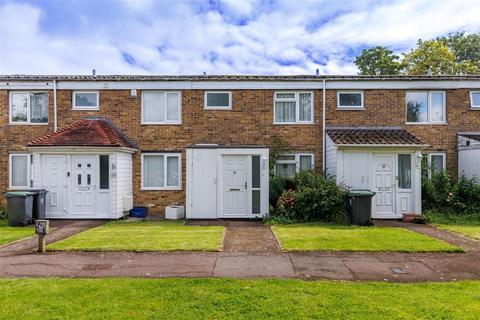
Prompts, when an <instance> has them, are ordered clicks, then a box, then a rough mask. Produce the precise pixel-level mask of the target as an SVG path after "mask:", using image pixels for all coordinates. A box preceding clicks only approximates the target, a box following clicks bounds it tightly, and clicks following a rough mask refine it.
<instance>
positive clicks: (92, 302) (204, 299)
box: [0, 278, 480, 320]
mask: <svg viewBox="0 0 480 320" xmlns="http://www.w3.org/2000/svg"><path fill="white" fill-rule="evenodd" d="M0 287H1V288H2V290H0V300H1V301H2V308H1V309H0V318H2V319H12V320H13V319H61V318H69V319H94V318H95V319H307V318H308V319H478V315H479V314H480V300H479V299H480V297H479V292H480V282H479V281H466V282H456V283H424V284H391V283H379V282H376V283H375V282H367V283H359V282H329V281H309V282H306V281H300V280H233V279H132V278H116V279H61V278H53V279H2V280H0ZM39 293H41V294H39ZM60 302H61V303H60Z"/></svg>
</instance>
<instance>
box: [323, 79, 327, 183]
mask: <svg viewBox="0 0 480 320" xmlns="http://www.w3.org/2000/svg"><path fill="white" fill-rule="evenodd" d="M326 83H327V81H326V80H325V79H323V97H322V171H323V174H324V175H325V173H326V164H325V160H326V154H325V150H326V146H325V144H326V131H325V124H326V121H325V115H326V110H325V109H326V108H327V101H326V100H325V99H326V92H325V90H326V88H325V87H326Z"/></svg>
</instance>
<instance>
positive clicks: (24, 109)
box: [10, 92, 48, 124]
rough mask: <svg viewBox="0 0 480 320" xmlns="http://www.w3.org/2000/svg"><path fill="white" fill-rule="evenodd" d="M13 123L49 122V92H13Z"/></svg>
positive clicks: (11, 114)
mask: <svg viewBox="0 0 480 320" xmlns="http://www.w3.org/2000/svg"><path fill="white" fill-rule="evenodd" d="M10 123H11V124H46V123H48V93H47V92H11V93H10Z"/></svg>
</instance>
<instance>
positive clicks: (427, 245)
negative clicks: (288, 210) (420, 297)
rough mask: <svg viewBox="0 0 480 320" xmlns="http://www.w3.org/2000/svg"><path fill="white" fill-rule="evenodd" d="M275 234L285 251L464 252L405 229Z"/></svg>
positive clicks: (301, 229)
mask: <svg viewBox="0 0 480 320" xmlns="http://www.w3.org/2000/svg"><path fill="white" fill-rule="evenodd" d="M272 230H273V232H274V234H275V236H276V237H277V239H278V241H279V243H280V246H281V247H282V249H283V250H285V251H390V252H462V251H463V250H462V249H461V248H459V247H456V246H453V245H450V244H448V243H446V242H443V241H441V240H437V239H434V238H431V237H428V236H425V235H422V234H419V233H416V232H413V231H410V230H406V229H403V228H392V227H354V226H338V225H325V224H292V225H274V226H272Z"/></svg>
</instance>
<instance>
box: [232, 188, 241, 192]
mask: <svg viewBox="0 0 480 320" xmlns="http://www.w3.org/2000/svg"><path fill="white" fill-rule="evenodd" d="M230 191H240V188H238V189H230Z"/></svg>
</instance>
